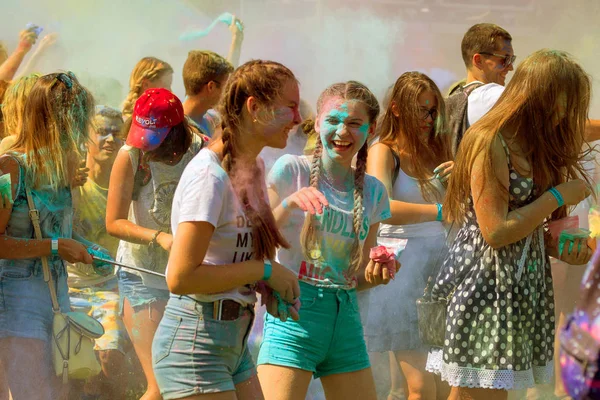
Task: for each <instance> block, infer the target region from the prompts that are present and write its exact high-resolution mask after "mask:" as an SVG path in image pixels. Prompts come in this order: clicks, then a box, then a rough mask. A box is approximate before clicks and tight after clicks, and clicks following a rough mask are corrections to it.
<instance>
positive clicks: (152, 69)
mask: <svg viewBox="0 0 600 400" xmlns="http://www.w3.org/2000/svg"><path fill="white" fill-rule="evenodd" d="M172 83H173V68H172V67H171V66H170V65H169V64H168V63H167V62H165V61H162V60H159V59H158V58H155V57H144V58H142V59H141V60H140V61H138V63H137V64H136V65H135V67H134V68H133V71H131V76H130V77H129V94H127V98H126V99H125V101H124V102H123V119H124V120H126V119H127V118H129V117H131V113H132V112H133V107H134V105H135V102H136V101H137V99H138V98H139V97H140V95H141V94H142V93H144V92H145V91H146V90H148V89H167V90H171V84H172Z"/></svg>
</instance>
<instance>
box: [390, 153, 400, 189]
mask: <svg viewBox="0 0 600 400" xmlns="http://www.w3.org/2000/svg"><path fill="white" fill-rule="evenodd" d="M389 149H390V151H391V152H392V157H394V172H393V173H392V187H394V184H395V183H396V179H398V174H400V156H399V155H398V153H396V152H395V151H394V149H392V148H391V147H390V148H389Z"/></svg>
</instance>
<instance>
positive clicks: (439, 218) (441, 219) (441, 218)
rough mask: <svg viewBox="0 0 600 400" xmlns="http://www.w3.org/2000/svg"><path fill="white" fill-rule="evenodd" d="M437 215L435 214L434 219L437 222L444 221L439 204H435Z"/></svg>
mask: <svg viewBox="0 0 600 400" xmlns="http://www.w3.org/2000/svg"><path fill="white" fill-rule="evenodd" d="M435 205H436V207H437V210H438V213H437V218H436V219H435V220H436V221H438V222H442V221H443V220H444V217H443V216H442V205H441V204H440V203H435Z"/></svg>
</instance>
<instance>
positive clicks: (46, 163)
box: [0, 17, 600, 400]
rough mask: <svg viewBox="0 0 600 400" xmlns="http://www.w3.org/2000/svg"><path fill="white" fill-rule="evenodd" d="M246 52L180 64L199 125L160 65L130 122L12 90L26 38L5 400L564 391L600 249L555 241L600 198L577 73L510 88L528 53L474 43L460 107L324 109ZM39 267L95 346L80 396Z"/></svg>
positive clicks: (484, 29)
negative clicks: (132, 382) (440, 321)
mask: <svg viewBox="0 0 600 400" xmlns="http://www.w3.org/2000/svg"><path fill="white" fill-rule="evenodd" d="M230 29H231V31H232V42H231V48H230V50H229V55H228V57H227V58H224V57H222V56H221V55H219V54H216V53H214V52H211V51H199V50H197V51H196V50H195V51H191V52H190V53H189V55H188V58H187V60H186V62H185V65H184V66H183V70H182V79H183V84H184V87H185V95H186V98H185V99H184V101H183V102H182V101H181V100H180V99H179V98H178V97H177V96H176V95H175V94H173V93H172V92H171V91H170V89H171V84H172V82H173V79H174V76H175V75H176V74H175V72H176V71H174V69H173V68H172V67H171V66H170V65H169V63H168V62H167V61H165V60H162V59H159V58H156V57H145V58H143V59H141V60H140V61H139V62H138V63H137V64H136V65H135V67H134V68H133V70H132V72H131V77H130V80H129V93H128V94H127V96H126V98H125V99H124V100H123V104H122V107H121V109H115V108H112V107H109V106H106V105H101V104H95V100H94V93H92V92H91V91H90V90H88V89H86V88H85V87H84V86H83V85H82V84H81V83H80V81H79V80H78V78H77V77H76V76H75V75H74V74H73V73H71V72H56V73H51V74H47V75H42V74H39V73H31V72H32V71H31V70H30V68H31V67H30V65H31V64H32V63H31V60H29V62H28V64H27V65H21V63H22V62H23V60H24V58H25V55H26V54H27V53H28V52H29V51H30V50H31V49H32V48H33V46H34V44H35V42H36V40H37V39H38V37H37V31H36V29H35V27H31V28H29V29H28V30H26V31H24V32H23V33H22V35H21V40H20V42H19V46H18V48H17V49H16V50H15V51H14V52H13V53H12V54H10V55H9V54H8V52H7V51H6V49H2V48H0V103H1V104H2V107H1V117H2V118H1V119H0V132H1V133H2V137H3V139H2V142H1V143H0V153H1V154H0V171H1V172H0V175H6V174H8V177H9V179H10V182H11V185H10V188H11V190H9V191H8V192H7V193H3V194H0V233H1V240H0V400H5V399H8V398H9V396H12V399H14V400H32V399H43V400H46V399H67V398H70V399H126V389H127V387H128V377H129V376H130V374H129V372H130V371H129V370H130V369H131V368H135V366H136V365H139V366H141V371H142V372H143V376H144V377H145V392H144V393H143V394H140V395H141V399H144V400H159V399H209V400H212V399H214V400H231V399H240V400H254V399H263V398H264V399H267V400H271V399H272V400H282V399H283V400H285V399H289V400H296V399H298V400H300V399H305V398H306V397H307V395H309V386H310V384H311V380H312V379H313V378H319V379H320V382H321V384H322V390H323V393H324V396H325V398H327V399H328V400H335V399H377V398H378V395H377V387H376V386H377V385H376V382H377V381H378V379H379V378H380V377H378V376H376V374H374V372H373V370H372V369H371V362H372V358H373V354H382V355H384V356H385V357H389V368H387V369H386V370H387V375H388V376H387V377H386V379H387V380H389V381H390V382H391V384H390V387H389V394H388V395H387V396H388V397H387V399H388V400H400V399H407V400H417V399H423V400H436V399H451V400H458V399H485V400H496V399H498V400H500V399H507V398H508V396H509V391H513V390H522V389H527V388H531V387H534V386H535V385H536V384H544V383H546V384H548V383H549V382H550V381H551V380H552V378H553V376H555V374H553V369H554V362H555V361H554V359H555V348H556V345H555V330H556V329H558V327H559V325H560V323H562V322H561V321H563V320H564V314H565V313H568V312H569V311H570V307H572V296H569V295H567V294H565V293H564V291H566V290H569V291H571V292H572V293H575V292H576V291H577V284H578V283H579V281H580V280H581V276H582V275H583V270H584V268H585V267H584V265H585V264H587V262H588V261H589V260H590V258H591V256H592V249H591V247H590V246H591V245H592V241H593V240H594V238H590V239H589V240H586V239H577V240H576V241H575V242H574V243H571V244H572V245H568V244H567V245H565V246H564V248H563V250H562V252H559V249H558V247H557V245H556V243H555V242H554V241H553V240H552V238H551V237H550V235H549V233H548V223H550V222H553V221H560V220H561V219H563V218H565V217H566V216H567V215H568V213H569V211H570V210H571V208H572V207H574V206H577V205H579V204H580V203H582V202H584V201H588V200H586V199H588V198H589V197H590V196H592V197H593V195H594V194H593V188H594V183H595V182H594V179H593V178H592V176H593V171H591V170H590V168H589V167H586V165H588V164H589V161H593V159H594V157H595V154H594V150H593V148H592V147H591V146H590V144H589V143H591V142H593V141H594V140H596V139H600V123H599V121H594V120H589V119H588V112H589V107H590V97H591V77H590V76H589V75H588V74H587V73H586V72H585V71H584V70H583V69H582V67H581V66H580V65H579V64H578V63H577V61H575V59H574V58H573V57H572V56H571V55H569V54H567V53H565V52H562V51H559V50H548V49H542V50H539V51H536V52H534V53H532V54H531V55H529V56H527V57H525V58H524V60H523V61H522V62H521V63H520V64H519V65H518V67H516V70H515V66H516V63H515V60H516V56H515V54H514V50H513V47H512V41H513V39H512V37H511V35H510V34H509V33H508V32H507V31H506V30H504V29H503V28H501V27H499V26H497V25H494V24H489V23H481V24H477V25H474V26H472V27H470V28H469V29H468V30H467V32H466V33H465V35H464V38H463V41H462V44H461V49H462V59H463V60H464V64H465V67H466V72H467V76H466V79H465V80H463V81H461V82H458V83H457V84H456V85H454V87H453V88H452V89H451V90H450V92H449V93H448V95H447V96H444V95H443V94H442V92H441V91H440V89H439V88H438V86H437V85H436V84H435V82H434V81H433V80H432V79H431V78H430V77H428V76H427V75H425V74H423V73H421V72H406V73H403V74H402V75H400V76H399V77H398V78H397V80H396V82H395V83H394V84H393V85H392V86H391V87H390V88H389V90H388V93H387V95H386V97H385V98H384V99H381V101H379V100H378V99H377V97H376V96H375V95H374V94H373V93H372V92H371V90H369V88H368V87H367V86H365V85H364V84H362V83H360V79H361V77H360V76H357V77H356V80H352V81H346V82H337V83H332V84H331V85H330V86H328V87H327V88H325V89H324V90H323V91H322V93H321V94H320V96H319V98H318V100H317V103H316V107H314V109H313V107H311V105H310V104H309V103H307V102H306V101H305V100H303V99H301V93H300V88H299V84H298V81H297V79H296V77H295V75H294V73H293V71H291V70H290V69H289V68H287V67H286V66H285V65H283V64H281V63H280V62H276V61H269V60H253V61H248V62H246V63H244V64H242V65H240V66H238V63H239V58H240V51H241V44H242V39H243V24H242V23H241V21H239V19H237V18H235V17H234V18H233V20H232V22H231V26H230ZM51 40H55V39H54V38H52V37H51V36H46V37H44V38H43V39H41V41H42V43H41V44H40V45H38V46H39V47H37V48H36V52H35V54H33V55H32V57H31V58H33V57H39V56H40V54H42V51H41V50H40V49H41V48H42V47H43V46H45V45H46V46H47V43H48V42H49V41H51ZM45 43H46V44H45ZM156 56H160V55H156ZM513 70H514V75H513V76H512V78H511V80H510V82H509V83H508V84H506V82H505V81H506V78H507V75H508V74H509V73H511V72H512V71H513ZM17 74H18V75H17ZM177 76H178V74H177ZM313 110H314V111H313ZM586 162H588V164H585V163H586ZM29 197H31V198H32V201H33V205H35V208H36V209H37V210H38V212H39V219H40V226H41V232H42V237H43V239H38V238H36V236H35V234H34V224H33V223H32V220H31V213H30V208H31V206H32V204H31V203H29V202H28V198H29ZM585 220H586V215H584V216H583V217H582V218H581V224H582V226H585V224H586V221H585ZM378 246H385V248H386V251H389V252H390V253H393V257H392V258H391V259H389V260H388V261H387V262H383V261H381V260H380V259H378V258H377V257H375V256H374V255H373V250H374V249H376V248H378ZM592 247H593V246H592ZM98 254H100V255H101V256H102V257H101V258H103V259H105V260H109V261H111V260H114V261H115V262H116V264H117V265H118V266H117V267H114V265H113V264H111V263H106V262H99V261H98V260H97V259H94V258H92V255H94V256H97V255H98ZM43 258H45V259H47V260H48V263H49V267H50V270H51V276H52V280H53V281H54V282H55V286H56V298H57V301H58V304H59V306H60V311H62V312H68V311H70V310H83V311H84V312H86V313H88V314H89V315H90V316H92V317H93V318H95V319H96V320H97V321H99V322H100V323H101V324H102V326H103V327H104V334H103V335H102V336H101V337H100V338H99V339H96V341H95V351H96V356H97V358H98V360H99V362H100V365H101V372H100V373H99V374H97V375H96V376H93V377H91V378H88V379H86V380H84V381H73V380H72V381H70V382H69V384H64V382H63V381H62V380H61V377H60V376H57V375H60V374H57V373H56V372H55V370H54V368H53V366H52V365H51V355H50V345H51V342H52V340H54V339H53V332H52V319H53V314H54V313H55V312H56V311H57V310H53V306H52V304H53V303H52V299H51V297H52V296H53V295H51V293H50V291H49V290H48V286H47V279H46V278H45V274H44V268H43V263H42V259H43ZM551 259H552V260H553V261H552V262H551V261H550V260H551ZM565 265H573V266H577V268H575V267H574V268H573V269H568V268H567V269H566V271H567V272H563V275H561V280H560V282H557V285H559V286H561V285H562V286H561V287H563V289H564V291H563V293H561V294H562V297H559V296H558V293H556V295H555V290H554V289H553V272H555V271H554V270H555V269H557V268H561V267H560V266H565ZM562 271H564V267H563V270H562ZM555 274H556V273H555ZM566 275H569V276H570V278H569V279H570V280H572V281H574V282H575V284H572V285H570V286H569V287H567V285H566V284H564V282H566V281H567V280H568V279H567V277H566ZM426 289H427V290H430V293H431V296H432V298H433V299H436V300H445V301H446V302H447V317H446V321H445V325H444V326H443V328H444V330H445V340H444V343H443V345H442V346H441V347H440V346H432V345H431V344H429V343H425V342H424V341H423V336H422V335H421V333H422V332H420V325H419V315H418V312H417V300H418V299H419V298H421V297H422V296H423V293H424V292H425V291H426ZM259 300H260V301H259ZM555 302H556V305H555ZM561 316H562V317H561ZM421 328H422V327H421ZM128 355H129V356H131V355H133V357H134V358H135V360H136V362H135V363H134V364H132V363H130V362H128ZM132 365H134V367H132ZM551 392H554V393H555V396H556V397H555V398H563V397H561V396H565V393H564V391H563V389H562V387H561V383H560V379H556V384H555V385H553V387H552V390H551Z"/></svg>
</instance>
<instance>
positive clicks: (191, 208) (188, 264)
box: [167, 168, 299, 302]
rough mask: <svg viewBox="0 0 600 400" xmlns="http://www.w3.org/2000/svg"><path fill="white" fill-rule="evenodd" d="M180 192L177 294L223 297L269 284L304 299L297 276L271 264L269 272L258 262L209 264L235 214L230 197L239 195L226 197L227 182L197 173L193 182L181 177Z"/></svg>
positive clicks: (173, 278)
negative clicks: (221, 230)
mask: <svg viewBox="0 0 600 400" xmlns="http://www.w3.org/2000/svg"><path fill="white" fill-rule="evenodd" d="M177 190H178V192H177V193H176V195H175V199H174V201H173V207H174V210H177V212H175V211H173V213H174V215H176V217H174V218H177V221H178V222H174V223H177V227H176V229H175V228H174V232H175V237H174V241H173V251H171V254H170V257H169V267H168V270H167V285H168V287H169V290H170V291H171V292H172V293H174V294H192V293H198V294H212V293H220V292H226V291H229V290H233V289H235V288H239V287H241V286H245V285H248V284H253V283H255V282H257V281H260V280H264V281H266V284H267V285H268V286H270V287H271V288H272V289H273V290H275V291H277V292H279V293H280V294H281V296H282V298H284V299H285V300H287V301H288V302H293V300H294V299H295V298H296V297H298V296H299V286H298V281H297V278H296V275H295V274H294V273H292V272H291V271H289V270H288V269H287V268H285V267H284V266H282V265H281V264H279V263H277V262H274V261H271V266H272V267H271V268H272V269H271V270H270V271H269V268H268V265H267V263H265V262H264V261H263V260H256V259H252V260H248V261H242V262H232V263H227V264H219V265H212V264H207V263H205V258H206V254H207V251H208V249H209V247H210V245H211V240H212V239H213V234H214V232H215V229H218V228H217V226H220V225H222V222H219V221H220V220H221V218H222V216H223V217H224V216H226V215H230V214H231V213H230V211H231V209H230V207H232V206H231V197H230V196H231V195H234V194H233V193H229V194H227V193H228V191H229V190H230V189H229V182H228V181H227V180H225V179H223V178H222V177H220V176H217V175H215V174H213V173H212V172H211V171H210V170H208V169H206V168H203V169H199V170H198V171H194V174H193V177H191V178H190V177H186V176H184V177H182V180H181V181H180V184H179V187H178V189H177ZM226 218H229V217H226ZM225 225H229V224H225ZM221 240H222V239H221ZM231 240H235V239H231ZM221 245H223V243H221ZM233 247H235V246H234V245H233V244H232V248H233ZM233 261H236V260H235V259H234V260H233Z"/></svg>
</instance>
